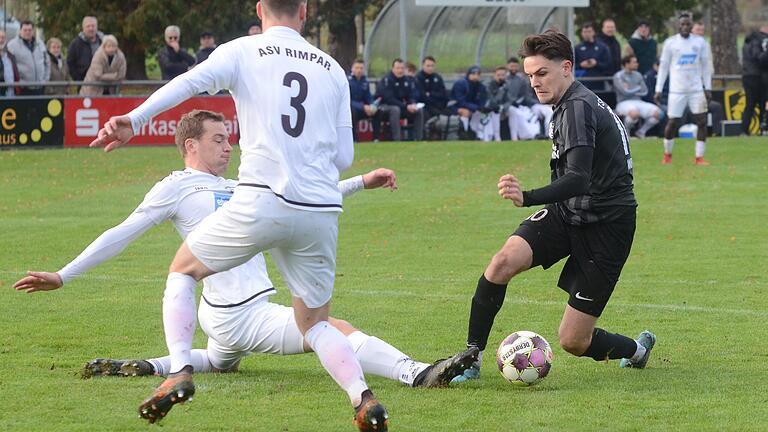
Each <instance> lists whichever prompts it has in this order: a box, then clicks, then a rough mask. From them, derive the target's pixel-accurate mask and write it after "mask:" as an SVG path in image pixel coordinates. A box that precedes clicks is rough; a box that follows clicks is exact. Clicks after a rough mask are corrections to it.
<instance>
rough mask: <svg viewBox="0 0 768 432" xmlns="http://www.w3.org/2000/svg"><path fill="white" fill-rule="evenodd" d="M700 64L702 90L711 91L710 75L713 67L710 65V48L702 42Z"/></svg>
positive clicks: (713, 69)
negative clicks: (701, 68)
mask: <svg viewBox="0 0 768 432" xmlns="http://www.w3.org/2000/svg"><path fill="white" fill-rule="evenodd" d="M701 64H702V67H703V68H704V70H703V71H702V79H703V80H704V89H705V90H709V91H711V90H712V75H713V74H714V71H715V67H714V65H713V64H712V47H711V46H710V45H709V43H708V42H706V41H704V49H703V50H702V53H701Z"/></svg>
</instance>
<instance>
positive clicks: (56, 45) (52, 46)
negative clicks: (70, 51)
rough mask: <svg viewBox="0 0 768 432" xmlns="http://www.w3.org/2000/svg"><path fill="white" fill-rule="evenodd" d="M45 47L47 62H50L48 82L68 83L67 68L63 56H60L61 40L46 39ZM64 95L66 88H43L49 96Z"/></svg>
mask: <svg viewBox="0 0 768 432" xmlns="http://www.w3.org/2000/svg"><path fill="white" fill-rule="evenodd" d="M46 47H47V48H48V58H49V59H48V60H49V61H50V62H51V79H50V81H69V68H68V67H67V62H66V61H65V60H64V56H62V55H61V39H59V38H50V39H48V43H47V44H46ZM66 93H68V91H67V87H59V86H47V87H46V88H45V94H49V95H54V94H66Z"/></svg>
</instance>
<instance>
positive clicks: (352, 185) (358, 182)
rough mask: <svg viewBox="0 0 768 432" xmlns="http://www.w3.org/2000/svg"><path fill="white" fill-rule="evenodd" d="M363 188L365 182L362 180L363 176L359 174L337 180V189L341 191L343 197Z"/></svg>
mask: <svg viewBox="0 0 768 432" xmlns="http://www.w3.org/2000/svg"><path fill="white" fill-rule="evenodd" d="M363 189H365V183H364V182H363V176H361V175H359V176H355V177H352V178H348V179H346V180H342V181H340V182H339V190H340V191H341V196H343V197H344V198H346V197H348V196H351V195H352V194H354V193H355V192H358V191H361V190H363Z"/></svg>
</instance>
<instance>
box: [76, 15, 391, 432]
mask: <svg viewBox="0 0 768 432" xmlns="http://www.w3.org/2000/svg"><path fill="white" fill-rule="evenodd" d="M256 12H257V14H258V16H259V18H261V20H262V24H263V28H264V33H263V34H260V35H255V36H247V37H241V38H239V39H235V40H233V41H231V42H228V43H225V44H222V45H219V47H218V48H216V51H214V52H213V53H212V54H211V57H210V58H209V61H206V62H203V63H202V64H200V65H198V66H197V67H195V68H194V69H192V70H190V71H188V72H186V73H184V74H182V75H180V76H178V77H176V78H174V79H173V80H172V81H171V82H170V83H168V84H166V85H165V86H163V87H162V88H160V89H159V90H158V91H157V92H155V93H154V94H153V95H152V96H151V97H150V98H149V99H147V101H146V102H144V103H143V104H142V105H141V106H139V107H138V108H136V109H135V110H133V111H132V112H131V113H129V114H128V115H126V116H120V117H113V118H111V119H110V120H109V121H108V122H107V123H106V124H105V125H104V128H103V129H102V130H100V131H99V135H98V138H97V139H96V140H94V142H93V143H91V145H92V146H105V151H109V150H112V149H114V148H117V147H119V146H122V145H124V144H125V143H127V142H128V140H130V138H131V137H132V136H133V135H134V132H135V131H138V130H139V128H140V127H141V125H142V124H143V123H146V122H147V121H148V120H149V119H150V118H151V117H152V116H154V115H156V114H158V113H160V112H163V111H164V110H166V109H169V108H171V107H173V106H175V105H177V104H179V103H181V102H183V101H184V100H186V99H188V98H190V97H192V96H193V95H195V94H198V93H200V92H202V91H208V92H209V93H215V92H218V91H219V90H222V89H227V90H229V91H230V93H231V94H232V96H233V98H234V100H235V107H236V109H237V115H238V118H239V119H240V124H241V126H242V130H241V132H242V136H241V140H240V147H241V150H242V159H241V163H240V173H239V181H240V183H239V184H238V186H237V188H236V189H235V193H234V195H233V197H232V199H231V200H230V201H229V203H228V204H227V205H226V206H224V207H223V208H222V209H221V210H220V211H217V212H215V213H214V214H213V215H211V216H210V217H208V218H206V220H205V221H203V222H202V223H201V224H200V225H199V226H198V227H197V228H195V230H194V231H192V232H191V233H190V234H189V236H187V239H186V240H185V242H184V243H183V244H182V245H181V247H180V248H179V251H178V252H177V253H176V257H175V258H174V260H173V262H172V263H171V266H170V269H169V271H170V272H169V275H168V281H167V283H166V296H165V300H164V301H163V323H164V327H165V335H166V344H167V346H168V350H169V352H170V356H171V374H169V376H168V379H166V381H165V382H164V383H163V384H162V385H161V386H160V387H158V388H157V389H156V390H155V392H154V393H153V394H152V396H150V397H149V398H148V399H147V400H145V401H144V402H143V403H142V404H141V405H140V406H139V413H140V415H141V416H142V417H144V418H146V419H150V420H151V419H153V418H154V419H157V418H160V417H161V416H163V415H164V414H165V412H167V410H168V409H170V407H171V406H173V404H174V403H178V402H183V401H184V400H186V399H188V398H189V397H190V396H191V395H192V394H193V393H194V384H193V383H192V372H193V369H192V366H191V365H192V359H191V350H192V337H193V335H194V330H195V297H194V288H195V284H196V282H197V281H198V280H200V279H202V278H204V277H206V276H209V275H211V274H214V273H218V272H221V271H225V270H229V269H231V268H233V267H236V266H238V265H240V264H243V263H245V262H246V261H248V260H249V259H250V258H251V257H253V256H254V255H256V254H257V253H259V252H262V251H265V250H269V251H270V255H271V256H272V258H273V259H274V261H275V264H276V265H277V267H278V269H279V270H280V272H281V274H282V275H283V279H284V280H285V281H286V284H287V285H288V288H289V289H290V291H291V294H292V296H293V308H294V314H295V316H296V324H297V325H298V327H299V330H300V331H301V333H302V334H303V335H304V339H305V340H306V341H307V343H308V344H309V346H310V347H311V348H312V350H313V351H314V352H315V353H316V354H317V356H318V358H319V359H320V363H321V364H322V365H323V367H324V368H325V369H326V371H328V373H329V374H330V375H331V377H332V378H333V379H334V380H335V381H336V383H337V384H338V385H339V386H340V387H341V388H342V389H344V391H345V392H346V393H347V395H348V396H349V399H350V401H351V403H352V406H353V407H354V408H355V416H354V422H355V424H356V426H357V427H358V429H360V430H362V431H367V430H376V431H383V430H387V429H388V417H389V415H388V414H387V411H386V409H385V408H384V406H383V405H381V404H380V403H379V402H378V400H376V398H375V397H374V396H373V393H372V392H371V391H370V390H369V389H368V385H367V384H366V382H365V379H364V377H363V371H362V369H361V367H360V363H359V362H358V360H357V358H356V357H355V353H354V350H353V348H352V345H351V344H350V343H349V340H348V339H347V338H346V337H344V335H343V334H342V333H341V332H340V331H338V330H337V329H336V328H334V327H333V326H331V325H330V324H329V323H328V311H329V309H330V300H331V296H332V293H333V282H334V277H335V270H336V243H337V230H338V214H339V212H341V193H340V192H339V189H338V186H337V184H336V183H337V181H338V178H339V173H340V172H342V171H344V170H346V169H347V168H348V167H349V166H350V165H351V163H352V159H353V153H354V147H353V143H352V115H351V110H350V96H349V84H348V82H347V79H346V74H345V73H344V70H343V69H342V68H341V67H340V66H339V65H338V63H336V61H334V60H333V58H332V57H331V56H329V55H328V54H326V53H324V52H323V51H321V50H319V49H317V48H315V47H314V46H312V45H311V44H310V43H309V42H307V41H306V40H304V38H302V37H301V35H300V34H299V32H300V31H301V29H302V27H303V25H304V22H305V21H306V17H307V4H306V0H262V1H260V2H259V3H257V5H256Z"/></svg>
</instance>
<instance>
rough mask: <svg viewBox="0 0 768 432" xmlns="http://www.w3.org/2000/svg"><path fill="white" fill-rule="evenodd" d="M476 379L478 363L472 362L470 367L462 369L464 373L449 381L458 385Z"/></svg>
mask: <svg viewBox="0 0 768 432" xmlns="http://www.w3.org/2000/svg"><path fill="white" fill-rule="evenodd" d="M476 379H480V363H479V362H474V363H472V365H471V366H470V367H468V368H466V369H464V373H463V374H461V375H459V376H457V377H454V378H453V379H452V380H451V384H458V383H463V382H467V381H469V380H476Z"/></svg>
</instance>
